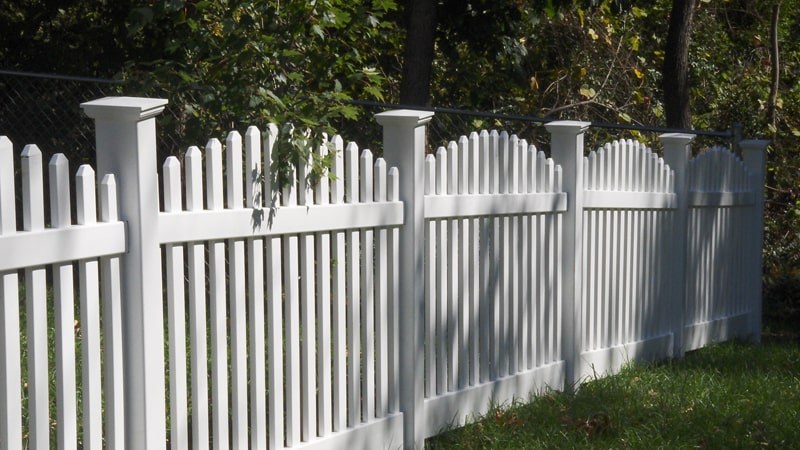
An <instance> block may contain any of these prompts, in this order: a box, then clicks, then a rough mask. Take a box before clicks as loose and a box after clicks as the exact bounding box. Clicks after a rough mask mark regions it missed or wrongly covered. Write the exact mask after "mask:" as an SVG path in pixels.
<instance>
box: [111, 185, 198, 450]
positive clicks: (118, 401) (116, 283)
mask: <svg viewBox="0 0 800 450" xmlns="http://www.w3.org/2000/svg"><path fill="white" fill-rule="evenodd" d="M100 220H101V221H102V222H116V221H118V220H119V214H118V209H117V184H116V179H115V177H114V175H112V174H107V175H105V176H104V177H103V179H102V181H101V182H100ZM100 280H101V283H102V284H101V286H100V296H101V299H102V302H103V303H102V313H103V318H102V321H103V401H104V403H105V404H104V408H103V415H104V420H105V424H106V427H105V443H106V448H109V449H122V448H124V444H125V441H124V439H125V428H124V426H125V422H124V419H125V416H124V410H125V408H124V406H125V405H124V385H123V372H122V369H123V368H122V355H123V352H122V289H121V279H120V265H119V256H103V257H101V258H100ZM184 361H185V359H184ZM184 390H185V389H184Z"/></svg>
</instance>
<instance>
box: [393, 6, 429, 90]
mask: <svg viewBox="0 0 800 450" xmlns="http://www.w3.org/2000/svg"><path fill="white" fill-rule="evenodd" d="M435 38H436V2H435V1H434V0H411V2H410V4H409V8H408V30H407V36H406V49H405V54H404V57H403V77H402V79H401V81H400V103H402V104H405V105H427V104H428V103H429V101H430V87H431V71H432V66H433V45H434V40H435Z"/></svg>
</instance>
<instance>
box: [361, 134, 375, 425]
mask: <svg viewBox="0 0 800 450" xmlns="http://www.w3.org/2000/svg"><path fill="white" fill-rule="evenodd" d="M372 165H373V159H372V152H371V151H370V150H368V149H364V150H363V151H362V152H361V156H360V157H359V175H358V177H359V181H358V185H359V201H360V202H361V203H371V202H372V199H373V196H374V186H373V184H372V183H373V181H374V180H373V177H374V174H373V167H372ZM374 244H375V243H374V231H373V230H372V229H370V228H367V229H364V230H362V231H361V243H360V246H361V273H362V275H361V349H362V350H361V352H362V361H361V411H362V415H363V420H364V421H365V422H367V421H372V419H373V418H374V417H375V271H374V266H373V264H374V258H373V256H374V248H375V247H374Z"/></svg>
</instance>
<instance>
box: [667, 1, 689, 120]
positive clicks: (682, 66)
mask: <svg viewBox="0 0 800 450" xmlns="http://www.w3.org/2000/svg"><path fill="white" fill-rule="evenodd" d="M696 5H697V0H673V1H672V12H671V13H670V16H669V31H668V33H667V48H666V52H665V54H664V68H663V70H662V75H663V77H664V84H663V87H664V113H665V115H666V118H667V126H668V127H671V128H691V126H692V112H691V109H690V105H689V38H690V35H691V32H692V16H693V15H694V9H695V6H696Z"/></svg>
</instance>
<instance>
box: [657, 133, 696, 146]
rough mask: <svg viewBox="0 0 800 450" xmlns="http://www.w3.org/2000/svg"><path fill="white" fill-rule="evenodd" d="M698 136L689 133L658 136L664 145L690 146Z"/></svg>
mask: <svg viewBox="0 0 800 450" xmlns="http://www.w3.org/2000/svg"><path fill="white" fill-rule="evenodd" d="M696 137H697V136H696V135H694V134H689V133H664V134H660V135H659V136H658V139H659V140H660V141H661V143H662V144H673V143H674V144H688V143H690V142H692V141H693V140H694V139H695V138H696Z"/></svg>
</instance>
